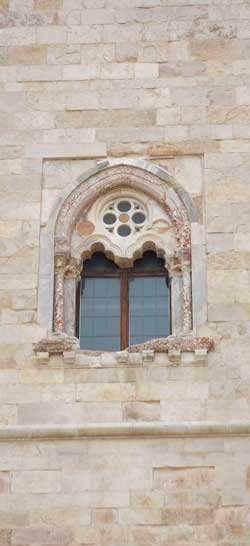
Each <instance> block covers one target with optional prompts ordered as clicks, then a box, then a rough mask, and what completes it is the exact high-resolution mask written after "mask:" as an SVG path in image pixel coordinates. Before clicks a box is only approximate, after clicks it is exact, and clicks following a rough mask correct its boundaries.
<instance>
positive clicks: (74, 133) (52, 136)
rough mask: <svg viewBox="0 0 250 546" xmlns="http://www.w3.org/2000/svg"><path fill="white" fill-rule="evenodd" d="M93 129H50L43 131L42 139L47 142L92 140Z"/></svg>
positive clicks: (93, 135)
mask: <svg viewBox="0 0 250 546" xmlns="http://www.w3.org/2000/svg"><path fill="white" fill-rule="evenodd" d="M94 140H95V130H94V129H50V130H46V131H44V141H45V142H46V143H48V144H60V143H66V142H67V143H74V142H76V143H81V142H82V143H86V142H87V143H88V142H94Z"/></svg>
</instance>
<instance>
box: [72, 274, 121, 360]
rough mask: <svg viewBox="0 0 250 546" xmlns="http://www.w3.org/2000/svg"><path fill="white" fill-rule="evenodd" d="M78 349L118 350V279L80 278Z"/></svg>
mask: <svg viewBox="0 0 250 546" xmlns="http://www.w3.org/2000/svg"><path fill="white" fill-rule="evenodd" d="M80 348H81V349H89V350H100V351H101V350H103V351H119V349H120V279H118V278H85V279H82V281H81V300H80Z"/></svg>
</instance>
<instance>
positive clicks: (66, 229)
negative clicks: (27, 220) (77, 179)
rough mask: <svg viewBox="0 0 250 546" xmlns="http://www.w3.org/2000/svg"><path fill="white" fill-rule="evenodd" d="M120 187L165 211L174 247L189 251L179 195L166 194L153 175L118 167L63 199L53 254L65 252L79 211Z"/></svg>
mask: <svg viewBox="0 0 250 546" xmlns="http://www.w3.org/2000/svg"><path fill="white" fill-rule="evenodd" d="M121 187H123V188H127V189H128V190H129V189H132V188H137V189H138V191H141V192H143V193H145V194H147V195H149V196H150V197H152V198H153V199H155V200H156V201H157V202H158V203H159V204H160V205H161V206H162V207H163V208H164V209H165V211H166V212H167V214H168V216H169V217H170V219H171V223H172V225H173V226H174V227H175V230H176V236H177V241H178V246H179V247H180V248H189V247H190V224H189V219H188V215H187V212H186V209H185V207H184V205H183V202H182V201H181V199H180V197H179V195H177V193H175V192H174V190H173V189H171V191H169V189H168V187H167V185H166V183H164V182H163V181H162V180H161V179H160V178H158V177H157V176H155V175H154V174H152V173H149V172H148V171H144V170H142V169H139V168H136V167H130V166H128V165H120V166H115V167H112V168H110V169H107V170H104V171H102V172H100V173H98V174H95V175H94V176H92V177H90V178H89V179H88V180H85V181H84V182H82V183H80V184H79V185H78V186H77V188H76V189H74V190H73V191H72V192H71V194H70V195H69V196H68V197H67V198H66V200H65V201H64V203H63V205H62V207H61V210H60V212H59V215H58V219H57V223H56V252H57V251H61V250H62V248H64V249H65V250H69V247H70V239H71V235H72V232H73V229H74V226H75V224H76V221H77V219H78V216H79V214H80V212H81V210H83V209H86V208H88V207H89V206H90V205H91V204H92V203H93V202H94V201H95V200H96V198H97V197H99V196H101V195H104V194H105V193H107V192H108V191H109V192H111V191H112V190H115V189H119V188H121ZM173 194H174V196H173ZM173 197H174V198H173ZM58 238H59V240H58ZM57 241H58V242H57ZM58 243H59V248H58V246H57V245H58Z"/></svg>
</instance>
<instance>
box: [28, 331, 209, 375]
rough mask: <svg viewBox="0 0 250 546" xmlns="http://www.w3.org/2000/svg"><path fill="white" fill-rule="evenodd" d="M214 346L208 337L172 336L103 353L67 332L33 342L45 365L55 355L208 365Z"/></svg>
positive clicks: (93, 363) (83, 361) (98, 363)
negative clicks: (87, 347)
mask: <svg viewBox="0 0 250 546" xmlns="http://www.w3.org/2000/svg"><path fill="white" fill-rule="evenodd" d="M213 348H214V341H213V340H212V339H211V338H209V337H195V336H192V335H188V336H178V337H175V336H169V337H167V338H160V339H152V340H150V341H147V342H145V343H142V344H139V345H132V346H130V347H128V348H127V349H126V350H124V351H117V352H104V351H103V352H101V351H83V350H80V349H79V341H78V339H77V338H75V337H69V336H67V335H66V334H62V333H55V334H52V335H51V336H50V337H48V338H45V339H42V340H40V341H38V342H37V343H35V344H34V353H35V359H36V363H37V364H41V365H46V364H48V363H49V362H50V359H51V358H53V357H59V356H61V357H62V359H63V364H64V365H65V366H72V365H74V366H80V367H81V366H84V367H85V366H87V367H107V366H139V365H143V364H144V363H156V364H160V365H165V366H170V365H176V366H177V365H188V364H193V365H195V364H196V365H199V366H201V365H203V366H204V365H206V363H207V353H208V352H209V351H211V350H212V349H213Z"/></svg>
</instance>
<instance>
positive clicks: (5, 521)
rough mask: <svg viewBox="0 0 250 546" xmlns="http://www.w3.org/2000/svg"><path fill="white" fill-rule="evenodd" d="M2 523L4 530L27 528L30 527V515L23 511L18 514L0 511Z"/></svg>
mask: <svg viewBox="0 0 250 546" xmlns="http://www.w3.org/2000/svg"><path fill="white" fill-rule="evenodd" d="M0 521H1V527H2V528H4V527H6V528H12V529H13V528H15V527H26V526H28V525H29V513H28V512H24V511H22V510H19V511H17V512H16V511H15V512H14V511H8V510H6V511H3V510H0Z"/></svg>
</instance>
